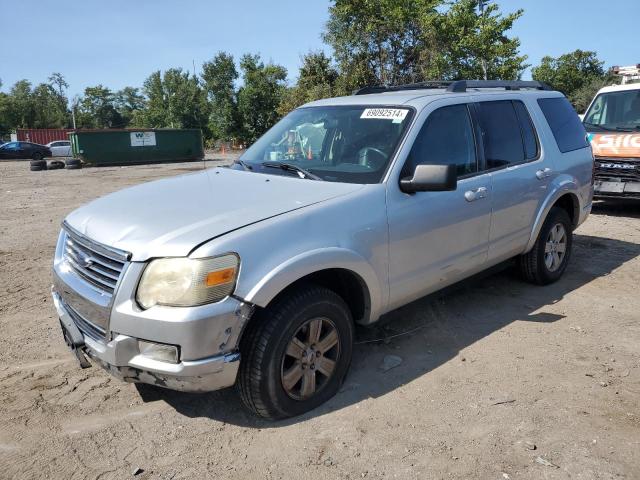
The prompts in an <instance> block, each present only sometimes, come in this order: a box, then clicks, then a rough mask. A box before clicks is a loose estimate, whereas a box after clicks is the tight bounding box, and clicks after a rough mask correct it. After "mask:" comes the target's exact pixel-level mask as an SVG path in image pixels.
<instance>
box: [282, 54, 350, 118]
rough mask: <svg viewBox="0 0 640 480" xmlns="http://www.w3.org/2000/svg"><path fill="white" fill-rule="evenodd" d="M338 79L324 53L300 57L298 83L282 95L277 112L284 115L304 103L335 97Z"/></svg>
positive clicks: (336, 72)
mask: <svg viewBox="0 0 640 480" xmlns="http://www.w3.org/2000/svg"><path fill="white" fill-rule="evenodd" d="M338 78H339V75H338V71H337V70H336V69H335V68H334V67H333V66H332V65H331V59H330V58H329V57H328V56H327V55H325V53H324V52H309V53H307V54H306V55H305V56H304V57H302V66H301V67H300V75H299V77H298V81H297V83H296V85H295V86H294V87H292V88H289V89H287V91H286V92H285V93H284V96H283V98H282V101H281V102H280V105H279V106H278V112H279V113H280V115H286V114H287V113H289V112H290V111H291V110H293V109H294V108H296V107H299V106H300V105H302V104H304V103H307V102H312V101H313V100H319V99H321V98H328V97H333V96H335V95H337V94H338Z"/></svg>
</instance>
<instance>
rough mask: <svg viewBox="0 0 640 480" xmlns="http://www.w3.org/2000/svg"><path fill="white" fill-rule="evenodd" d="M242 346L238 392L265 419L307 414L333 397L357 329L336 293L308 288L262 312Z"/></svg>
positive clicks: (303, 288) (277, 301)
mask: <svg viewBox="0 0 640 480" xmlns="http://www.w3.org/2000/svg"><path fill="white" fill-rule="evenodd" d="M257 315H259V317H258V318H255V319H254V321H253V322H252V324H251V325H250V326H249V328H248V329H247V331H246V332H245V333H244V335H243V336H242V340H241V342H240V353H241V360H240V370H239V373H238V379H237V382H236V388H237V390H238V392H239V394H240V398H241V399H242V401H243V403H244V404H245V406H246V407H247V408H248V409H249V410H251V411H252V412H253V413H255V414H256V415H258V416H260V417H264V418H269V419H280V418H287V417H293V416H296V415H301V414H303V413H305V412H308V411H309V410H313V409H314V408H316V407H318V406H319V405H321V404H322V403H324V402H326V401H327V400H329V399H330V398H331V397H333V396H334V395H335V394H336V393H337V392H338V389H339V388H340V385H341V384H342V382H343V380H344V378H345V375H346V373H347V370H348V369H349V365H350V364H351V354H352V351H353V336H354V326H353V320H352V318H351V312H350V311H349V308H348V307H347V305H346V303H345V302H344V300H343V299H342V298H341V297H340V296H339V295H337V294H336V293H335V292H333V291H332V290H329V289H327V288H325V287H321V286H318V285H312V284H311V285H304V286H301V287H299V288H297V289H295V290H293V291H291V292H290V293H288V294H285V295H284V296H282V297H281V298H279V299H276V300H275V303H273V304H272V305H270V306H269V307H268V308H266V309H265V310H263V311H261V312H258V313H257Z"/></svg>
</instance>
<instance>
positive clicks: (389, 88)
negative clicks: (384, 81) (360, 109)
mask: <svg viewBox="0 0 640 480" xmlns="http://www.w3.org/2000/svg"><path fill="white" fill-rule="evenodd" d="M451 83H452V82H449V81H445V80H427V81H426V82H417V83H407V84H404V85H368V86H366V87H362V88H359V89H357V90H355V91H354V92H353V94H354V95H367V94H369V93H382V92H397V91H401V90H421V89H423V88H424V89H427V88H446V87H448V86H449V85H451Z"/></svg>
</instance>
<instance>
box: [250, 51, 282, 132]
mask: <svg viewBox="0 0 640 480" xmlns="http://www.w3.org/2000/svg"><path fill="white" fill-rule="evenodd" d="M240 69H241V70H242V80H243V85H242V87H240V90H239V91H238V113H239V115H240V118H241V124H240V137H241V138H242V139H243V140H244V141H246V142H248V143H253V142H255V141H256V140H257V139H258V137H260V136H261V135H262V134H263V133H264V132H266V131H267V130H268V129H269V128H271V126H272V125H273V124H274V123H275V122H276V121H277V120H278V118H279V115H278V111H277V109H278V105H279V104H280V99H281V98H282V95H283V93H284V91H285V88H286V87H285V80H286V78H287V70H286V69H285V68H284V67H282V66H280V65H273V64H267V65H265V64H264V63H263V62H262V61H261V60H260V56H259V55H250V54H246V55H243V56H242V58H241V59H240Z"/></svg>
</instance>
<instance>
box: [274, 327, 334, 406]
mask: <svg viewBox="0 0 640 480" xmlns="http://www.w3.org/2000/svg"><path fill="white" fill-rule="evenodd" d="M339 355H340V342H339V334H338V330H337V328H336V327H335V325H334V323H333V322H332V321H331V320H329V319H328V318H312V319H310V320H307V321H306V322H305V323H304V324H302V326H301V327H300V328H298V330H297V331H296V333H295V334H294V335H293V337H292V338H291V340H290V341H289V344H288V345H287V348H286V350H285V353H284V355H283V358H282V367H281V380H282V386H283V388H284V390H285V392H286V393H287V395H289V396H290V397H291V398H294V399H296V400H306V399H308V398H310V397H311V396H313V395H315V394H316V393H317V392H318V391H320V390H321V389H322V388H323V387H324V385H325V384H326V383H327V381H328V380H329V379H330V378H331V377H332V376H333V374H334V371H335V367H336V364H337V360H338V358H339Z"/></svg>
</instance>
